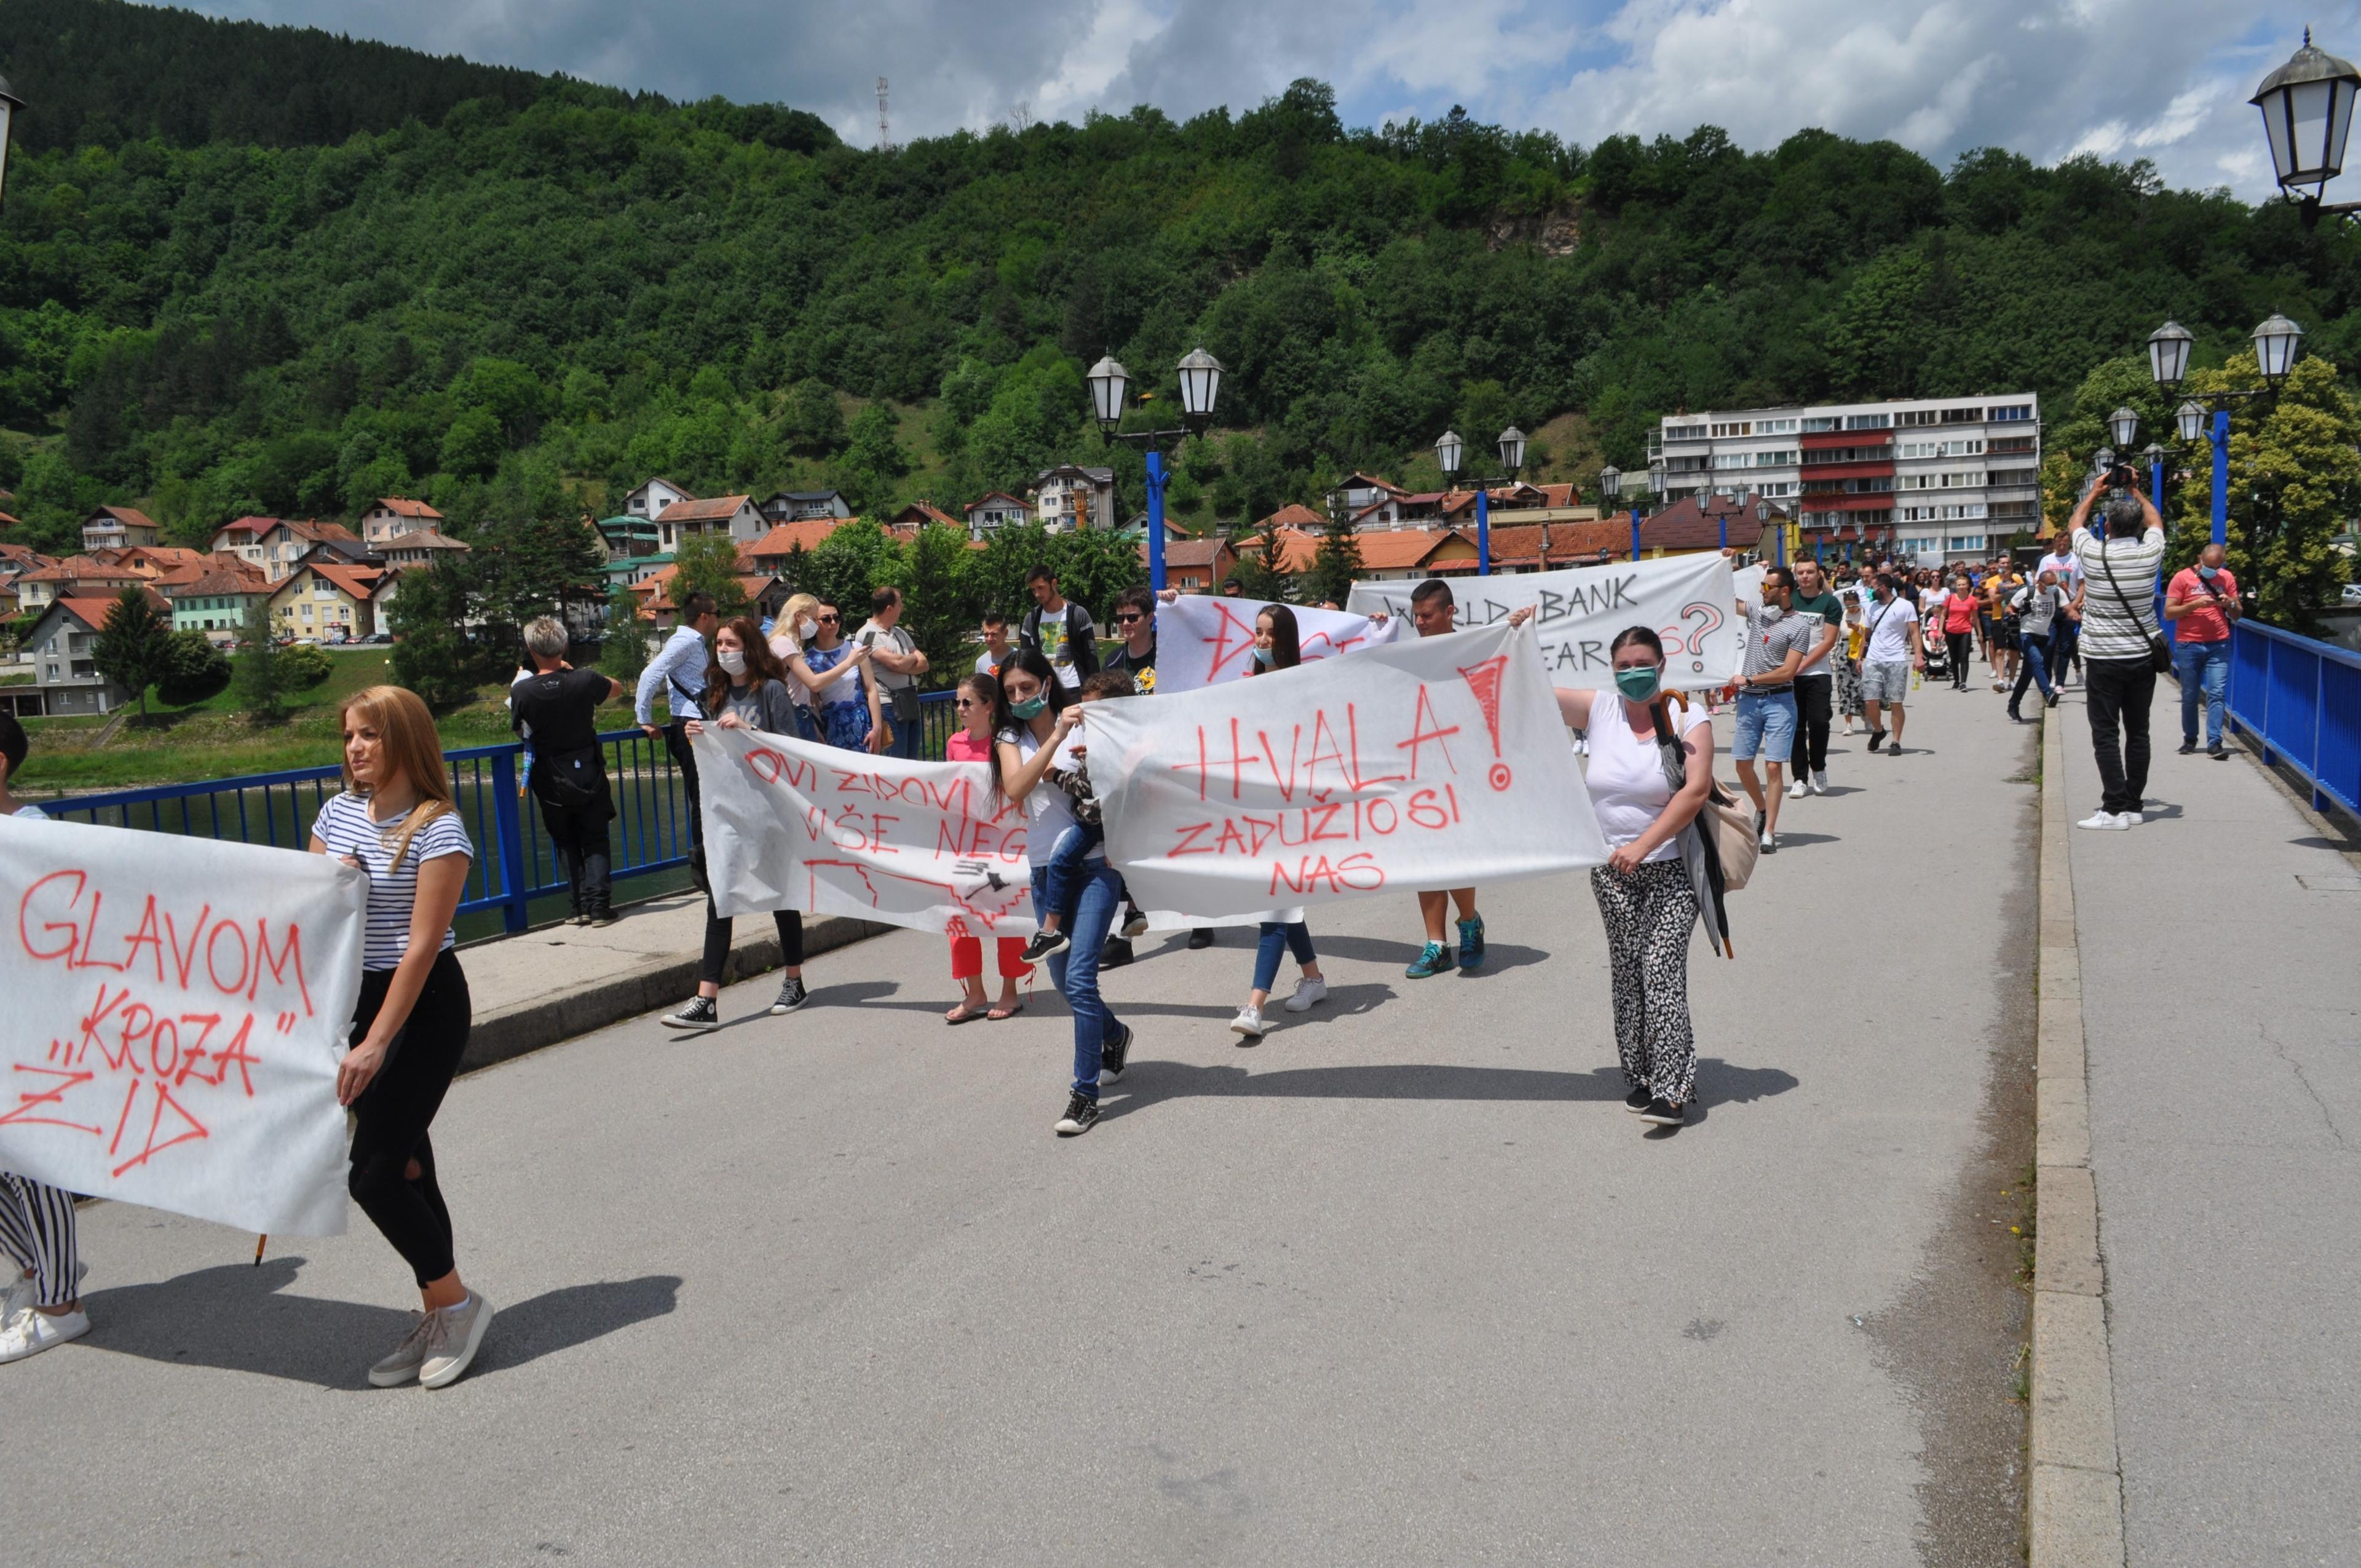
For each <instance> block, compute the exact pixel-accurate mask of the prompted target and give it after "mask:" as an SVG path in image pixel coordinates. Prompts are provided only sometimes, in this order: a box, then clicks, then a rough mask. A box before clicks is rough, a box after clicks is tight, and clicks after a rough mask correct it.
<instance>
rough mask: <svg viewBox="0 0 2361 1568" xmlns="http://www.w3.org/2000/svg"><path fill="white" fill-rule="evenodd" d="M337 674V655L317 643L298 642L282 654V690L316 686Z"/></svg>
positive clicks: (280, 680)
mask: <svg viewBox="0 0 2361 1568" xmlns="http://www.w3.org/2000/svg"><path fill="white" fill-rule="evenodd" d="M335 673H336V658H335V654H333V653H331V652H328V651H327V650H326V649H325V648H323V647H321V646H320V645H319V644H318V643H316V642H298V643H296V644H295V645H294V646H293V647H291V648H286V649H282V650H280V654H279V684H280V688H281V689H282V690H286V691H293V690H294V689H295V688H296V687H297V686H316V685H319V684H320V683H321V682H322V681H324V680H326V679H327V678H328V677H329V676H330V675H333V674H335Z"/></svg>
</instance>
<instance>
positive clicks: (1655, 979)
mask: <svg viewBox="0 0 2361 1568" xmlns="http://www.w3.org/2000/svg"><path fill="white" fill-rule="evenodd" d="M1590 891H1591V892H1592V893H1593V894H1597V895H1598V914H1599V916H1600V918H1602V919H1603V920H1605V921H1606V922H1607V961H1608V964H1609V968H1610V969H1611V970H1612V971H1613V973H1614V979H1615V1049H1616V1053H1617V1054H1618V1055H1619V1056H1620V1057H1621V1058H1623V1077H1624V1080H1625V1081H1626V1082H1628V1083H1630V1084H1631V1087H1632V1088H1634V1089H1638V1088H1642V1087H1645V1088H1646V1089H1647V1091H1648V1092H1649V1093H1651V1094H1653V1095H1657V1096H1659V1097H1660V1098H1662V1099H1665V1100H1669V1101H1671V1102H1673V1103H1674V1104H1675V1105H1682V1104H1686V1103H1687V1102H1688V1098H1689V1093H1690V1091H1692V1090H1694V1089H1695V1088H1696V1087H1697V1036H1696V1035H1695V1034H1693V1033H1692V1032H1691V1031H1690V1028H1689V930H1690V928H1691V927H1694V926H1695V925H1696V924H1697V889H1696V888H1695V887H1694V886H1693V885H1692V884H1691V883H1690V882H1689V873H1688V868H1687V867H1686V866H1684V865H1682V864H1681V862H1680V861H1679V860H1678V859H1674V860H1669V861H1647V862H1646V863H1644V864H1642V866H1641V867H1640V869H1639V870H1638V871H1637V872H1634V873H1633V874H1631V876H1625V875H1623V874H1622V873H1621V872H1616V871H1613V870H1610V869H1609V868H1608V867H1606V866H1598V867H1596V868H1594V869H1593V870H1592V872H1591V873H1590Z"/></svg>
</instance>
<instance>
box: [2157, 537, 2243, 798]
mask: <svg viewBox="0 0 2361 1568" xmlns="http://www.w3.org/2000/svg"><path fill="white" fill-rule="evenodd" d="M2225 554H2226V553H2225V552H2224V550H2223V548H2222V547H2221V546H2220V545H2219V544H2208V545H2207V546H2206V547H2205V548H2204V549H2202V550H2201V551H2199V552H2198V553H2197V564H2196V565H2193V566H2183V567H2182V568H2181V569H2180V571H2178V572H2175V573H2174V574H2173V575H2172V582H2171V584H2170V585H2169V587H2166V589H2165V590H2164V619H2165V620H2169V621H2171V622H2172V623H2173V632H2172V634H2173V643H2172V674H2173V678H2174V679H2176V680H2178V681H2179V682H2180V754H2181V755H2182V756H2184V757H2185V756H2187V755H2189V753H2190V752H2191V751H2195V750H2197V703H2198V699H2199V698H2200V697H2202V698H2203V699H2204V702H2205V754H2206V755H2207V756H2209V757H2211V758H2213V760H2214V761H2215V762H2220V761H2222V760H2223V759H2224V758H2225V757H2227V756H2228V755H2229V754H2230V753H2229V752H2227V751H2224V750H2223V749H2222V710H2223V709H2224V707H2226V706H2227V704H2226V703H2225V701H2224V698H2225V697H2226V696H2228V694H2229V690H2230V627H2231V624H2232V623H2233V622H2235V620H2237V619H2238V613H2239V612H2238V579H2237V578H2236V577H2235V576H2231V574H2230V568H2229V567H2227V566H2225V565H2223V561H2224V555H2225Z"/></svg>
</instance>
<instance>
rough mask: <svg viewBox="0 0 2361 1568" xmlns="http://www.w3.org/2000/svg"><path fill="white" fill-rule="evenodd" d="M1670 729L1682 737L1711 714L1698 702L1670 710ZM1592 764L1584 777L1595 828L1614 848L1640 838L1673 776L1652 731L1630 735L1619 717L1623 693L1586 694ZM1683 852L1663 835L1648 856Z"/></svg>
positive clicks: (1665, 799) (1660, 808)
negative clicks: (1659, 842)
mask: <svg viewBox="0 0 2361 1568" xmlns="http://www.w3.org/2000/svg"><path fill="white" fill-rule="evenodd" d="M1672 723H1673V728H1674V729H1675V730H1677V731H1678V732H1679V733H1680V734H1681V736H1682V737H1683V738H1686V737H1687V735H1688V733H1689V732H1690V731H1691V730H1693V729H1697V728H1698V727H1699V726H1701V725H1703V726H1710V725H1711V724H1712V723H1713V717H1712V715H1710V714H1708V713H1707V712H1706V710H1705V705H1704V704H1703V703H1701V702H1693V703H1691V704H1689V706H1688V707H1687V709H1686V711H1685V712H1684V711H1682V710H1680V709H1674V710H1673V718H1672ZM1586 733H1587V735H1588V736H1589V738H1590V765H1589V767H1588V768H1587V769H1586V770H1584V773H1583V782H1584V783H1586V784H1588V785H1589V786H1590V809H1591V810H1592V812H1593V813H1595V814H1596V815H1597V816H1598V831H1599V832H1600V833H1601V834H1602V835H1604V836H1605V838H1606V839H1607V847H1608V848H1609V849H1610V850H1612V849H1618V848H1620V847H1621V846H1622V845H1625V844H1629V843H1631V842H1632V841H1633V840H1634V839H1638V838H1639V837H1640V835H1641V834H1642V833H1645V832H1646V831H1647V830H1648V827H1649V825H1650V824H1651V823H1653V822H1654V821H1655V820H1656V818H1657V817H1660V816H1662V815H1663V814H1664V807H1665V806H1667V805H1669V804H1671V801H1672V798H1673V781H1672V780H1670V779H1668V778H1666V777H1665V776H1664V752H1663V751H1661V750H1659V749H1658V747H1657V745H1656V738H1655V737H1654V736H1653V735H1644V736H1642V735H1634V734H1633V733H1631V720H1630V719H1628V718H1625V717H1624V716H1623V697H1622V695H1621V694H1620V693H1618V692H1611V691H1601V692H1594V693H1592V694H1591V697H1590V726H1589V729H1587V731H1586ZM1680 852H1681V846H1680V840H1679V839H1678V838H1673V839H1665V840H1664V842H1663V843H1662V844H1659V845H1658V846H1656V848H1655V850H1654V851H1653V853H1651V854H1650V855H1649V856H1648V859H1649V860H1651V861H1669V860H1673V859H1675V858H1676V857H1677V856H1678V855H1679V854H1680Z"/></svg>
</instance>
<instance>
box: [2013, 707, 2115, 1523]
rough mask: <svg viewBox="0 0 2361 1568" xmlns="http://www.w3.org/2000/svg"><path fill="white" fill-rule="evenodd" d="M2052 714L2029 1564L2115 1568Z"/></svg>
mask: <svg viewBox="0 0 2361 1568" xmlns="http://www.w3.org/2000/svg"><path fill="white" fill-rule="evenodd" d="M2057 718H2058V716H2057V710H2056V709H2054V708H2053V709H2051V710H2049V712H2048V713H2047V714H2045V715H2044V716H2043V719H2042V725H2041V869H2040V873H2039V874H2040V888H2039V894H2040V901H2039V907H2040V913H2039V916H2038V918H2039V924H2040V980H2039V982H2038V984H2039V989H2038V991H2037V995H2036V1014H2035V1017H2036V1022H2035V1025H2034V1026H2035V1030H2036V1039H2035V1061H2036V1066H2035V1073H2036V1076H2037V1082H2036V1085H2035V1089H2036V1093H2035V1117H2036V1125H2035V1133H2034V1163H2035V1165H2036V1166H2037V1168H2038V1169H2037V1187H2036V1189H2035V1191H2036V1194H2037V1197H2036V1200H2035V1210H2034V1245H2033V1376H2032V1387H2031V1397H2030V1400H2029V1403H2030V1404H2031V1407H2032V1415H2031V1420H2030V1426H2031V1434H2030V1442H2029V1444H2028V1447H2029V1449H2030V1452H2031V1460H2032V1467H2033V1485H2032V1486H2031V1488H2030V1504H2029V1512H2030V1515H2031V1518H2030V1520H2029V1523H2028V1530H2027V1533H2028V1535H2029V1536H2030V1538H2031V1548H2032V1553H2031V1563H2032V1568H2100V1565H2104V1568H2123V1563H2124V1496H2123V1490H2124V1489H2123V1464H2122V1461H2121V1458H2120V1456H2119V1453H2118V1451H2117V1449H2116V1446H2115V1393H2114V1373H2113V1371H2112V1364H2111V1362H2110V1359H2109V1351H2108V1346H2107V1300H2106V1276H2105V1271H2104V1268H2103V1265H2102V1264H2101V1261H2100V1257H2099V1198H2098V1188H2097V1185H2096V1183H2095V1181H2094V1180H2093V1179H2092V1172H2091V1098H2090V1080H2089V1073H2088V1064H2087V1063H2086V1061H2085V1059H2084V1057H2083V1051H2082V963H2081V946H2080V944H2079V942H2078V939H2077V938H2076V936H2075V930H2074V873H2073V865H2072V862H2071V860H2070V852H2071V849H2072V845H2071V843H2070V839H2069V838H2068V835H2069V834H2070V833H2071V832H2072V831H2073V828H2072V827H2071V825H2070V822H2069V821H2068V814H2067V810H2066V755H2065V740H2064V732H2065V730H2064V726H2063V725H2061V724H2059V722H2058V721H2057Z"/></svg>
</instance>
